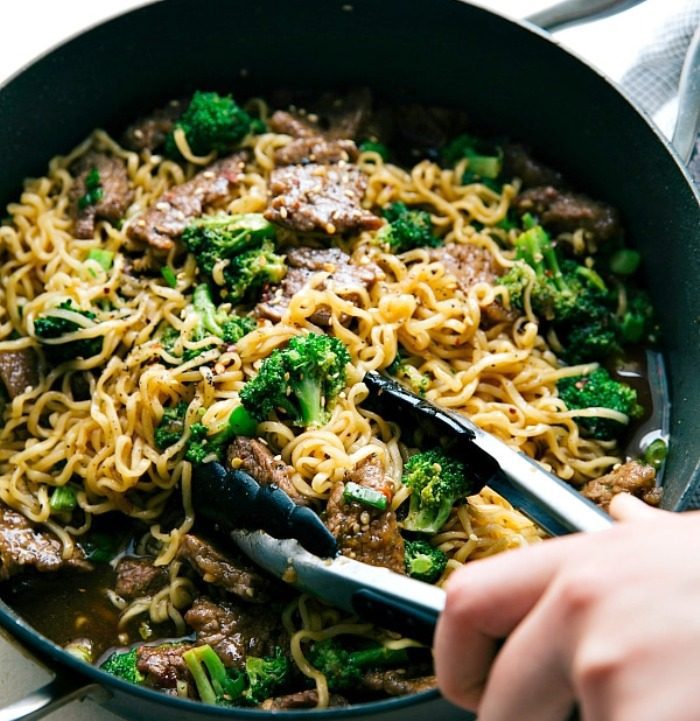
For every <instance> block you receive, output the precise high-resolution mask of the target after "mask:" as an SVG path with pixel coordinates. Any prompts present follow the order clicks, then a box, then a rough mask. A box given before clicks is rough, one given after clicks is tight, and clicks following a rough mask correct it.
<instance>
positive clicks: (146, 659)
mask: <svg viewBox="0 0 700 721" xmlns="http://www.w3.org/2000/svg"><path fill="white" fill-rule="evenodd" d="M191 648H192V644H190V643H161V644H159V645H158V646H140V647H139V649H138V650H137V652H136V655H137V659H138V660H137V661H136V668H138V670H139V671H140V672H141V673H142V674H143V675H144V676H145V677H146V681H145V683H146V685H148V686H151V687H153V688H157V689H160V690H162V691H165V692H166V693H173V694H174V693H176V690H177V682H178V681H185V682H187V683H188V684H189V683H190V682H191V680H192V679H191V676H190V672H189V670H188V669H187V664H186V663H185V661H184V659H183V658H182V654H183V653H185V651H188V650H189V649H191Z"/></svg>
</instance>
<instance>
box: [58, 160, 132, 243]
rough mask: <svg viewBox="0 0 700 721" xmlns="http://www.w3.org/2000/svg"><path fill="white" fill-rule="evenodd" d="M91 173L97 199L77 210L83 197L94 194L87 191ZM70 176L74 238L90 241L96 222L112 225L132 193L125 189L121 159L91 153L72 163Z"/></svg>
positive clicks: (91, 190)
mask: <svg viewBox="0 0 700 721" xmlns="http://www.w3.org/2000/svg"><path fill="white" fill-rule="evenodd" d="M95 171H96V172H97V176H98V177H99V193H98V196H99V197H98V198H97V199H96V202H92V203H87V204H86V205H84V207H82V208H81V207H80V206H81V201H82V199H83V198H85V197H86V194H88V196H89V194H90V193H92V192H95V191H96V189H95V188H88V182H89V181H88V176H90V182H91V180H92V177H93V176H94V174H95ZM71 173H72V174H73V175H74V176H75V179H74V181H73V185H71V189H70V198H71V213H72V215H73V217H74V219H75V225H74V228H73V234H74V235H75V237H76V238H92V237H93V235H94V234H95V225H96V223H97V221H98V220H101V219H103V220H109V221H110V222H111V223H116V222H117V221H118V220H120V219H121V218H122V217H123V216H124V213H125V212H126V210H127V208H128V207H129V206H130V205H131V201H132V200H133V198H134V191H133V190H132V189H131V187H130V186H129V176H128V175H127V172H126V163H125V162H124V161H123V160H122V159H121V158H117V157H114V156H112V155H107V154H105V153H98V152H94V151H91V152H89V153H86V154H85V155H83V156H81V157H80V158H78V160H76V162H75V163H74V164H73V166H72V167H71ZM82 203H84V201H82Z"/></svg>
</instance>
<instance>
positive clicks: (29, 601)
mask: <svg viewBox="0 0 700 721" xmlns="http://www.w3.org/2000/svg"><path fill="white" fill-rule="evenodd" d="M115 578H116V576H115V573H114V570H113V569H112V567H111V566H110V565H109V564H98V565H96V566H95V570H94V571H92V572H89V573H56V574H54V573H47V574H35V575H32V576H29V575H27V576H25V577H23V578H22V577H18V578H17V579H16V580H13V581H11V582H10V583H8V584H7V585H6V587H5V588H4V589H3V590H2V597H3V600H5V601H6V602H7V603H8V604H9V605H10V606H11V607H12V608H13V609H14V610H15V611H16V612H17V613H18V614H19V615H20V616H21V617H22V618H23V619H24V620H25V621H27V622H28V623H29V624H30V625H31V626H33V627H34V628H35V629H36V630H37V631H39V633H41V634H43V635H44V636H46V637H47V638H50V639H51V640H52V641H54V642H55V643H57V644H59V645H61V646H64V645H65V644H66V643H68V642H69V641H72V640H74V639H76V638H89V639H91V640H92V642H93V648H94V651H95V658H97V656H98V655H100V654H101V653H102V652H103V651H104V650H106V649H107V648H109V647H110V646H116V645H120V644H119V641H118V638H117V636H118V631H117V623H118V621H119V610H118V609H117V608H115V607H114V606H113V605H112V603H111V602H110V600H109V598H108V597H107V590H108V589H110V588H114V583H115Z"/></svg>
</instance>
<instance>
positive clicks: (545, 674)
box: [479, 596, 574, 721]
mask: <svg viewBox="0 0 700 721" xmlns="http://www.w3.org/2000/svg"><path fill="white" fill-rule="evenodd" d="M565 627H566V620H565V619H563V618H562V616H561V613H560V612H559V611H558V609H557V608H556V607H555V606H554V605H553V603H552V601H551V599H550V600H547V596H545V597H544V599H542V600H540V601H539V603H538V604H537V605H536V606H535V608H534V609H533V610H532V611H531V612H530V614H529V615H528V616H527V618H526V619H525V620H524V621H523V622H522V623H521V624H520V625H519V626H518V627H517V628H516V629H515V630H514V631H513V633H512V634H511V636H510V637H509V638H508V641H507V642H506V643H505V645H504V646H503V648H502V649H501V651H500V652H499V654H498V656H497V657H496V660H495V661H494V664H493V666H492V668H491V672H490V674H489V678H488V682H487V684H486V688H485V691H484V694H483V698H482V701H481V704H480V705H479V721H513V719H517V720H518V721H566V719H568V718H570V716H571V712H572V709H573V708H574V694H573V690H572V687H571V684H570V682H569V679H568V675H567V664H566V663H565V660H564V653H563V646H564V644H565V636H566V634H565Z"/></svg>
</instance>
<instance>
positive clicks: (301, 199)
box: [265, 163, 384, 235]
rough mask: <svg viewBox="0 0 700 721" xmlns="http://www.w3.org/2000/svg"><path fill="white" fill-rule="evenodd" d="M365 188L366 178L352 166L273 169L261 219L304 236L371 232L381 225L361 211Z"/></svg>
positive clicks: (374, 217) (378, 220)
mask: <svg viewBox="0 0 700 721" xmlns="http://www.w3.org/2000/svg"><path fill="white" fill-rule="evenodd" d="M366 185H367V178H366V176H365V175H364V174H363V173H362V172H360V170H359V169H358V168H356V167H355V166H353V165H346V164H338V165H320V164H318V163H309V164H308V165H290V166H288V167H285V168H277V169H275V170H273V171H272V175H271V176H270V193H271V196H272V197H271V200H270V204H269V205H268V208H267V210H266V211H265V217H266V218H267V219H268V220H270V221H272V222H274V223H278V224H279V225H284V226H286V227H288V228H291V229H292V230H298V231H301V232H304V233H310V232H314V231H316V232H321V233H327V234H328V235H335V234H336V233H345V232H347V231H352V232H355V231H359V230H374V229H376V228H379V227H380V226H382V225H383V224H384V221H383V220H382V219H381V218H378V217H377V216H376V215H374V214H373V213H370V212H369V211H368V210H365V209H364V208H363V207H362V205H361V201H362V196H363V195H364V192H365V188H366Z"/></svg>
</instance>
